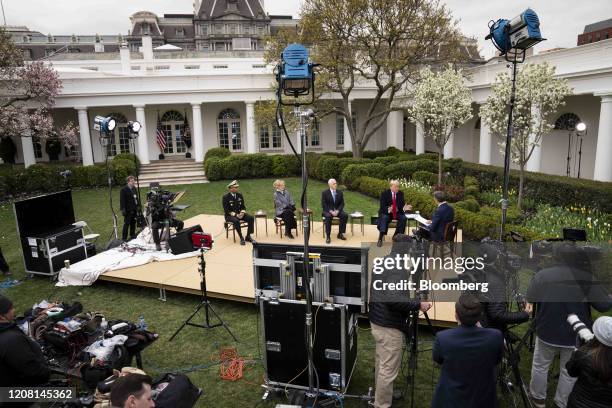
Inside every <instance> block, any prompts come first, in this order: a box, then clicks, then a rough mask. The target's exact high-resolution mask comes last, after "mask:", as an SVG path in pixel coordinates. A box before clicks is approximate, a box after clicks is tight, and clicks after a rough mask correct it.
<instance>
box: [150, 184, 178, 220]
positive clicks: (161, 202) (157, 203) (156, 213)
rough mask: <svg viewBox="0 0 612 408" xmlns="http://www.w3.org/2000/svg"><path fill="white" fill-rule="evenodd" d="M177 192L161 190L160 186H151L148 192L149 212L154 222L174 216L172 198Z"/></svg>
mask: <svg viewBox="0 0 612 408" xmlns="http://www.w3.org/2000/svg"><path fill="white" fill-rule="evenodd" d="M174 196H175V194H174V193H171V192H170V191H167V190H161V189H160V188H159V186H151V191H149V192H148V193H147V212H148V213H149V214H150V215H151V219H152V221H153V222H155V221H164V220H167V219H169V218H171V217H172V200H173V199H174Z"/></svg>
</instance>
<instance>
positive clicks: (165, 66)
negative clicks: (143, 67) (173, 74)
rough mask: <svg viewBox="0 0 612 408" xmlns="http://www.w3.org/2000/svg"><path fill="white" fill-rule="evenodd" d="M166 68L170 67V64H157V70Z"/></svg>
mask: <svg viewBox="0 0 612 408" xmlns="http://www.w3.org/2000/svg"><path fill="white" fill-rule="evenodd" d="M165 69H170V65H156V66H155V70H156V71H162V70H165Z"/></svg>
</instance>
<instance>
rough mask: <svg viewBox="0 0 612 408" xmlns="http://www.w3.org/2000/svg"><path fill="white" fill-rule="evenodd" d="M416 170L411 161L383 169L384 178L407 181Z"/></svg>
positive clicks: (414, 163) (415, 164)
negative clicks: (404, 179)
mask: <svg viewBox="0 0 612 408" xmlns="http://www.w3.org/2000/svg"><path fill="white" fill-rule="evenodd" d="M416 170H417V163H416V162H411V161H402V162H399V163H395V164H392V165H390V166H387V168H386V169H385V173H384V176H385V178H387V179H400V178H406V179H409V178H411V177H412V174H413V173H414V172H415V171H416Z"/></svg>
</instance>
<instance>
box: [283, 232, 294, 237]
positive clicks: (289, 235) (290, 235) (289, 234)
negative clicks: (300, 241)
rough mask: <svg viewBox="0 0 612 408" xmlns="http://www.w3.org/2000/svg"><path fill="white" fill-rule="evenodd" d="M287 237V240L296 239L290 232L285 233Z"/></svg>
mask: <svg viewBox="0 0 612 408" xmlns="http://www.w3.org/2000/svg"><path fill="white" fill-rule="evenodd" d="M285 236H286V237H287V238H289V239H295V237H294V236H293V234H292V233H290V232H285Z"/></svg>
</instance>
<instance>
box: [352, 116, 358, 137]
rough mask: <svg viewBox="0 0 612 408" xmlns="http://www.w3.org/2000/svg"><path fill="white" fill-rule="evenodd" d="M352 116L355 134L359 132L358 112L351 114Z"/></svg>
mask: <svg viewBox="0 0 612 408" xmlns="http://www.w3.org/2000/svg"><path fill="white" fill-rule="evenodd" d="M351 116H352V117H353V120H352V121H351V122H352V124H353V133H355V132H357V112H351Z"/></svg>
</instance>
